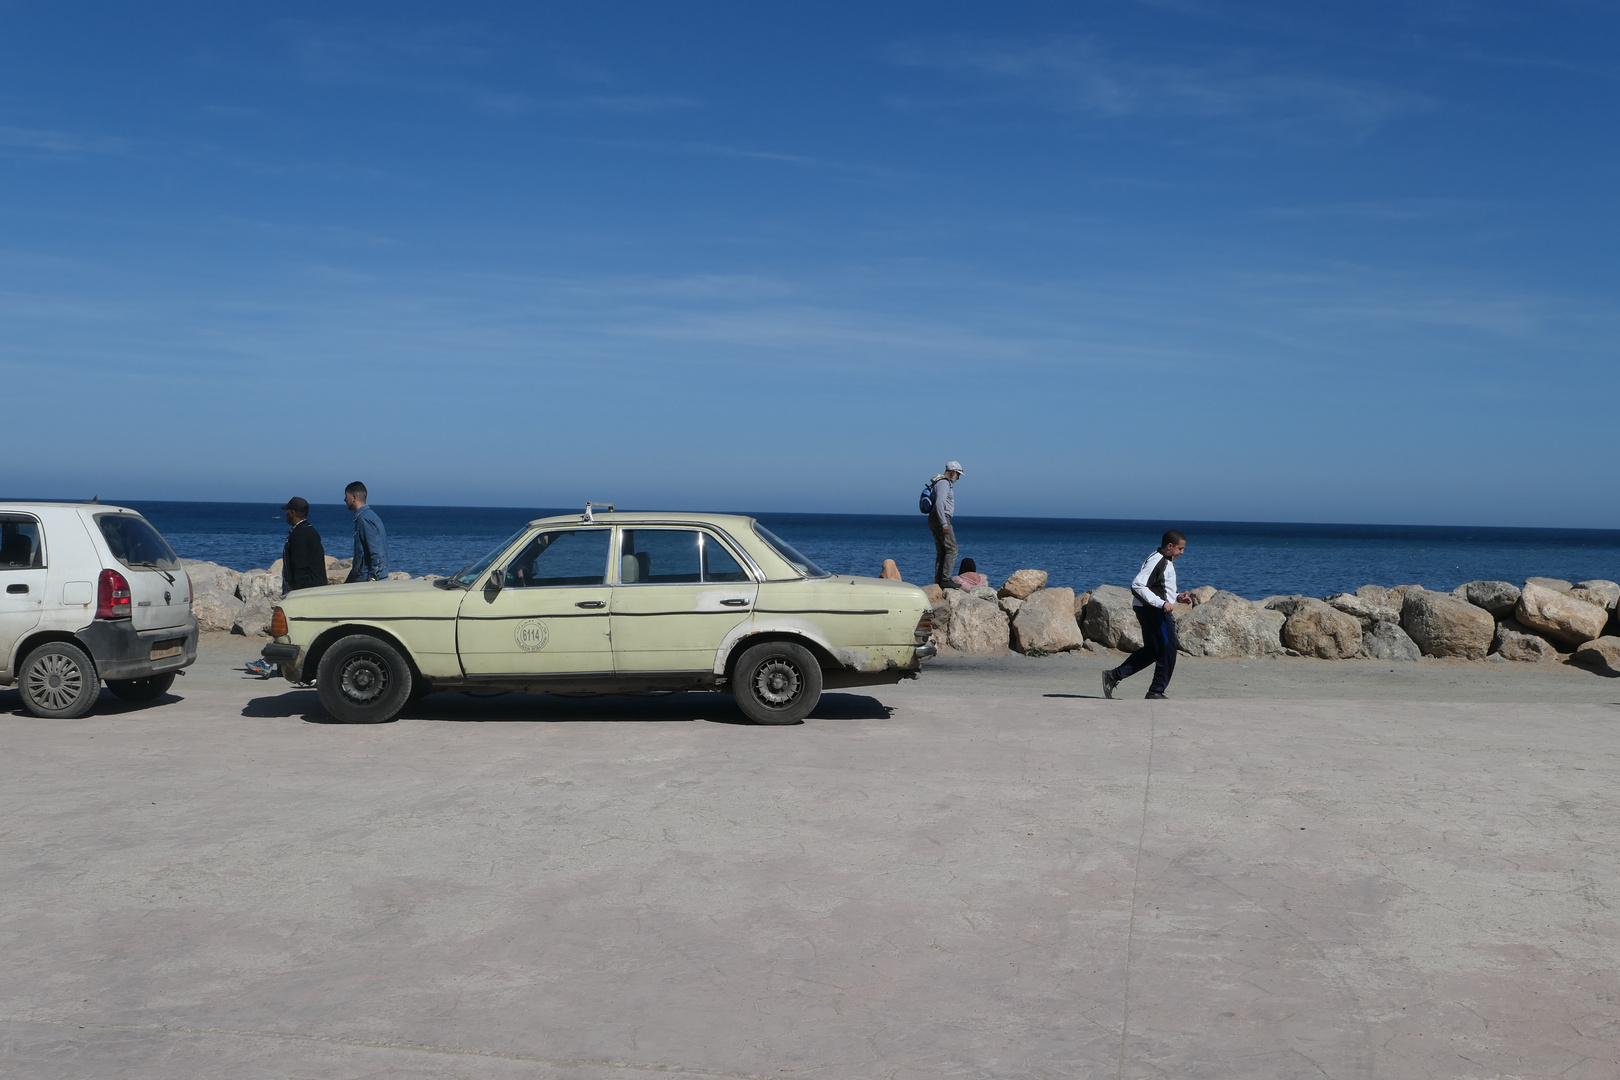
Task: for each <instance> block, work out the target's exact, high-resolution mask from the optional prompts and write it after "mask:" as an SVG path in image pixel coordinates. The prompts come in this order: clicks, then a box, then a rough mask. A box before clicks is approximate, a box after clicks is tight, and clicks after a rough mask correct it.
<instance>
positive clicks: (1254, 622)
mask: <svg viewBox="0 0 1620 1080" xmlns="http://www.w3.org/2000/svg"><path fill="white" fill-rule="evenodd" d="M1285 621H1286V616H1284V615H1283V613H1282V612H1280V611H1270V610H1267V609H1266V608H1263V607H1261V606H1260V605H1259V604H1256V603H1252V602H1250V601H1248V600H1245V599H1243V597H1241V596H1238V595H1236V594H1234V593H1229V592H1225V591H1219V592H1216V594H1215V595H1214V596H1213V597H1212V598H1211V599H1210V600H1209V601H1208V602H1206V603H1202V604H1199V605H1198V606H1197V607H1195V608H1188V609H1185V614H1179V613H1178V614H1177V616H1176V637H1177V638H1179V639H1180V643H1181V650H1182V651H1183V652H1185V653H1188V654H1189V655H1191V656H1213V657H1221V658H1227V659H1236V658H1243V657H1259V656H1281V655H1283V651H1284V650H1283V643H1282V628H1283V623H1284V622H1285ZM1087 636H1088V637H1089V636H1090V635H1089V634H1088V635H1087Z"/></svg>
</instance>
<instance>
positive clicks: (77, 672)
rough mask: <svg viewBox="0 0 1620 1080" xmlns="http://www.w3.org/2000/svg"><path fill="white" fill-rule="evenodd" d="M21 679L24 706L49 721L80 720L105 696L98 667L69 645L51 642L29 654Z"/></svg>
mask: <svg viewBox="0 0 1620 1080" xmlns="http://www.w3.org/2000/svg"><path fill="white" fill-rule="evenodd" d="M21 676H22V677H21V678H20V679H19V680H18V682H19V683H20V685H21V688H22V699H23V706H24V707H25V708H26V709H27V710H28V711H29V712H31V713H33V714H34V715H35V716H39V717H43V718H44V719H47V720H77V719H78V718H79V717H81V716H83V715H84V714H85V713H88V712H89V711H90V709H91V707H92V706H94V705H95V703H96V698H97V697H99V696H100V694H101V678H100V676H98V675H97V674H96V665H95V664H94V663H92V662H91V660H90V657H88V656H87V655H85V652H84V650H83V649H81V648H79V647H78V646H77V645H70V644H68V643H67V642H65V641H47V642H46V643H45V644H43V645H41V646H40V647H39V648H37V649H35V650H34V651H33V652H31V653H29V654H28V659H26V660H24V661H23V664H22V672H21Z"/></svg>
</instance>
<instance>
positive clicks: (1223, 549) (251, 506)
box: [108, 500, 1620, 599]
mask: <svg viewBox="0 0 1620 1080" xmlns="http://www.w3.org/2000/svg"><path fill="white" fill-rule="evenodd" d="M108 501H109V502H110V501H113V500H108ZM120 505H124V506H130V507H133V508H135V509H137V510H139V511H140V512H141V513H143V514H145V515H146V516H147V518H148V519H150V520H151V522H152V523H153V524H154V525H156V526H157V527H158V529H159V530H160V531H162V533H163V534H164V535H165V536H166V537H168V540H169V542H170V543H171V544H173V545H174V548H175V550H176V551H177V552H179V553H180V554H181V555H182V556H184V557H186V558H192V559H207V560H210V561H212V562H217V563H223V564H224V565H226V566H230V567H233V568H235V569H237V570H247V569H251V568H253V567H262V566H269V565H270V563H271V562H272V561H274V560H275V559H278V558H280V557H281V544H282V540H283V539H284V538H285V537H286V533H287V526H286V524H285V522H284V521H283V519H282V516H281V512H280V511H279V510H277V509H276V508H275V507H274V506H271V505H264V504H258V503H188V502H140V501H132V502H125V503H122V504H120ZM375 509H376V511H377V513H378V514H379V515H380V516H381V517H382V519H383V523H384V525H385V526H386V528H387V530H388V542H389V551H388V554H389V559H388V563H389V568H390V569H392V570H405V571H408V572H409V573H411V574H429V573H431V574H448V573H450V572H451V571H453V570H456V569H459V568H460V567H462V566H464V565H466V564H467V563H470V562H472V561H473V560H475V559H477V558H479V557H481V556H483V555H484V554H485V553H486V552H487V551H488V550H489V549H490V548H492V547H494V546H495V545H496V544H498V543H500V542H501V541H502V540H505V539H506V538H507V537H508V536H510V535H511V534H512V533H513V532H515V531H517V529H518V528H520V527H521V526H522V525H523V523H524V522H526V521H529V520H530V519H532V518H537V517H545V516H548V515H551V514H562V513H573V512H576V511H575V509H574V508H568V509H561V510H559V509H547V508H544V507H526V508H493V507H459V506H385V505H378V506H376V507H375ZM754 516H756V517H758V518H759V519H760V520H761V521H762V522H764V523H765V524H766V525H767V526H769V527H770V528H771V529H772V530H773V531H774V532H776V533H777V534H778V535H779V536H781V537H782V538H783V539H785V540H787V541H788V542H789V543H791V544H793V545H794V546H796V547H798V548H799V549H800V550H801V551H803V552H804V553H805V554H806V555H808V556H810V557H811V558H812V559H814V560H815V561H816V562H818V563H820V564H821V565H822V566H823V567H825V568H826V569H828V570H831V571H834V572H836V573H847V574H867V575H873V576H875V575H876V574H877V573H878V570H879V569H880V567H881V566H882V564H883V560H884V559H886V558H890V559H894V560H895V561H896V562H897V563H899V564H900V572H901V574H902V575H903V576H904V577H905V579H906V580H907V581H912V582H917V583H919V584H920V583H923V582H926V581H928V580H930V578H931V577H932V573H933V561H934V548H933V541H932V540H931V539H930V537H929V534H928V527H927V524H926V522H925V521H924V519H923V517H922V515H921V514H911V515H905V516H877V515H862V514H756V515H754ZM310 520H311V521H312V522H313V523H314V525H315V527H316V528H317V529H318V530H319V531H320V533H321V536H322V538H323V539H324V541H325V544H326V551H327V554H329V555H335V556H337V557H339V558H348V557H349V555H350V553H351V552H352V550H353V543H354V541H353V536H354V527H353V517H352V515H350V514H349V512H348V511H347V510H345V509H344V508H343V506H342V505H341V504H339V505H331V506H327V505H322V506H315V507H312V508H311V513H310ZM1171 524H1173V525H1174V526H1175V527H1177V528H1180V529H1181V530H1182V531H1184V532H1185V533H1186V534H1187V537H1188V542H1187V554H1186V555H1185V556H1184V557H1183V558H1182V560H1181V561H1180V562H1179V563H1178V564H1177V572H1178V573H1179V575H1180V578H1181V583H1182V587H1183V588H1192V587H1193V586H1196V585H1214V586H1216V587H1218V588H1222V589H1229V590H1231V591H1232V592H1235V593H1238V594H1239V595H1241V596H1246V597H1249V598H1250V599H1257V598H1259V597H1262V596H1269V595H1271V594H1273V593H1294V592H1299V593H1305V594H1307V595H1311V596H1325V595H1328V594H1330V593H1335V592H1342V591H1348V590H1353V589H1355V588H1356V587H1357V586H1359V585H1367V584H1379V585H1404V584H1411V583H1416V584H1420V585H1423V586H1425V587H1427V588H1430V589H1441V590H1450V589H1452V588H1454V587H1456V586H1457V585H1459V584H1461V583H1462V582H1465V581H1473V580H1476V579H1486V580H1502V581H1512V582H1515V583H1517V582H1522V581H1523V580H1524V579H1525V578H1526V577H1529V576H1532V575H1537V574H1539V575H1543V576H1546V577H1561V578H1567V579H1569V580H1571V581H1581V580H1585V579H1588V578H1607V579H1609V580H1611V581H1614V580H1620V530H1613V529H1499V528H1462V527H1449V526H1407V525H1400V526H1396V525H1289V524H1279V523H1271V522H1263V523H1254V522H1230V521H1224V522H1197V521H1185V522H1174V523H1166V522H1158V521H1103V520H1087V519H1064V518H990V517H963V518H959V519H958V520H957V523H956V525H957V533H958V542H959V543H960V544H961V548H962V554H963V555H966V556H971V557H972V558H973V559H974V560H975V561H977V562H978V564H979V569H980V570H981V571H982V572H984V573H986V574H989V575H990V578H991V580H992V581H994V582H995V583H996V584H1000V583H1001V581H1002V579H1004V578H1005V577H1006V576H1007V575H1008V574H1010V573H1012V572H1013V571H1014V570H1018V569H1020V568H1023V567H1035V568H1038V569H1042V570H1046V571H1048V572H1049V573H1050V574H1051V579H1050V580H1051V583H1052V584H1053V585H1069V586H1072V587H1074V588H1075V589H1077V590H1079V589H1089V588H1092V587H1094V586H1096V585H1099V584H1102V583H1105V582H1112V583H1115V584H1125V583H1128V582H1129V581H1130V579H1131V576H1132V575H1133V574H1135V572H1136V569H1137V567H1138V566H1140V565H1141V563H1142V560H1143V559H1144V558H1146V557H1147V554H1148V553H1149V552H1150V551H1152V550H1153V548H1154V547H1155V546H1157V544H1158V541H1159V534H1160V533H1161V532H1162V531H1163V530H1164V528H1166V527H1167V525H1171Z"/></svg>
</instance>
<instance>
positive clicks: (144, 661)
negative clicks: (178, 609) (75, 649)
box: [78, 615, 197, 679]
mask: <svg viewBox="0 0 1620 1080" xmlns="http://www.w3.org/2000/svg"><path fill="white" fill-rule="evenodd" d="M78 637H79V640H80V641H82V642H84V644H85V646H86V647H87V648H88V649H89V650H90V658H91V659H92V660H94V661H95V662H96V674H98V675H100V676H101V677H102V678H103V679H144V678H146V677H147V676H149V675H161V674H163V673H164V672H166V671H178V670H180V669H181V668H183V667H190V666H191V665H192V664H195V663H196V662H197V619H196V617H195V616H192V615H187V616H186V622H185V625H183V626H169V627H165V628H163V629H162V630H136V629H135V627H134V626H132V625H131V624H130V622H129V621H128V620H127V619H110V620H97V621H96V622H93V623H91V624H90V625H89V626H87V627H85V628H84V629H83V630H80V631H79V634H78ZM169 643H173V644H176V645H179V646H180V651H179V652H178V653H176V654H175V655H174V656H165V657H163V658H161V659H158V660H154V659H152V650H153V649H154V648H157V647H159V646H162V645H165V644H169Z"/></svg>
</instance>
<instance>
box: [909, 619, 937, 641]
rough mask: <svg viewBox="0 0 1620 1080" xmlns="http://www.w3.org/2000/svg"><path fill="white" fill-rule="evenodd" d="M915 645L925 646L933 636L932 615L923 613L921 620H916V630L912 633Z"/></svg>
mask: <svg viewBox="0 0 1620 1080" xmlns="http://www.w3.org/2000/svg"><path fill="white" fill-rule="evenodd" d="M912 636H913V637H914V638H915V639H916V641H917V644H919V645H926V644H927V643H928V639H929V638H931V637H933V636H934V613H933V612H932V611H925V612H923V615H922V618H920V619H918V620H917V629H916V630H914V631H913V632H912Z"/></svg>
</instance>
